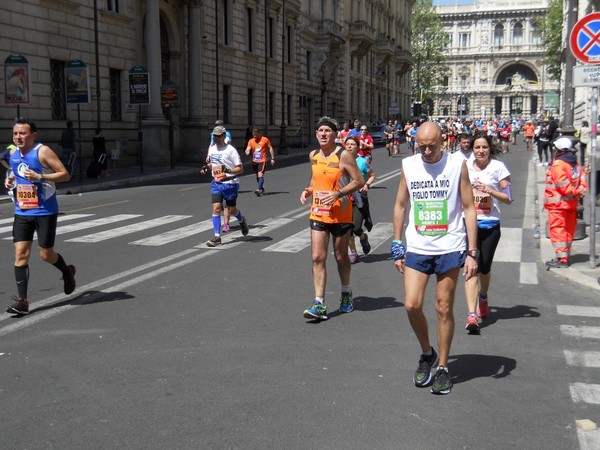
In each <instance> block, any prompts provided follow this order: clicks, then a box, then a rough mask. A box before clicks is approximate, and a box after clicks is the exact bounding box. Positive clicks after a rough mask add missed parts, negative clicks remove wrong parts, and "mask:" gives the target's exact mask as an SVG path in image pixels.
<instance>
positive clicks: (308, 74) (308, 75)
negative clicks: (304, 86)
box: [306, 51, 312, 80]
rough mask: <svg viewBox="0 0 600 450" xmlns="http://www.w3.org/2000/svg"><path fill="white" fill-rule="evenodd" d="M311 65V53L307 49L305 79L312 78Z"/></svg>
mask: <svg viewBox="0 0 600 450" xmlns="http://www.w3.org/2000/svg"><path fill="white" fill-rule="evenodd" d="M311 66H312V53H311V52H309V51H307V52H306V79H307V80H311V79H312V74H311Z"/></svg>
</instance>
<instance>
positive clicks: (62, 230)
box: [56, 214, 142, 235]
mask: <svg viewBox="0 0 600 450" xmlns="http://www.w3.org/2000/svg"><path fill="white" fill-rule="evenodd" d="M137 217H142V215H141V214H116V215H114V216H108V217H102V218H100V219H93V220H88V221H87V222H79V223H77V224H73V225H65V226H64V227H63V226H59V227H58V228H57V230H56V234H57V235H59V234H66V233H73V232H75V231H82V230H88V229H90V228H95V227H101V226H104V225H109V224H113V223H117V222H121V221H123V220H129V219H135V218H137Z"/></svg>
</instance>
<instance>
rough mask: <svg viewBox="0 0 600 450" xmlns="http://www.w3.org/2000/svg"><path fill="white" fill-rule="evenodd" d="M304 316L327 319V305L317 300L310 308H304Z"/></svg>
mask: <svg viewBox="0 0 600 450" xmlns="http://www.w3.org/2000/svg"><path fill="white" fill-rule="evenodd" d="M304 317H306V318H307V319H318V320H327V319H328V317H327V306H325V305H324V304H322V303H320V302H318V301H316V300H315V301H314V302H313V304H312V305H311V306H310V308H308V309H305V310H304Z"/></svg>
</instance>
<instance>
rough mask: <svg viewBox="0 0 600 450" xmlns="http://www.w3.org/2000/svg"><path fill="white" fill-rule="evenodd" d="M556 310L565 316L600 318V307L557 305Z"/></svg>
mask: <svg viewBox="0 0 600 450" xmlns="http://www.w3.org/2000/svg"><path fill="white" fill-rule="evenodd" d="M556 310H557V312H558V314H561V315H563V316H582V317H600V307H598V306H571V305H557V306H556Z"/></svg>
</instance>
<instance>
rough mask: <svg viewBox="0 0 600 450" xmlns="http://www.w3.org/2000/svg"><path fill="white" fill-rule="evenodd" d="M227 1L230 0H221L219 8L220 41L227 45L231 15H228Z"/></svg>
mask: <svg viewBox="0 0 600 450" xmlns="http://www.w3.org/2000/svg"><path fill="white" fill-rule="evenodd" d="M229 1H230V0H221V7H220V8H219V27H220V31H221V43H222V44H223V45H229V36H230V34H231V30H230V23H231V17H229Z"/></svg>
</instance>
